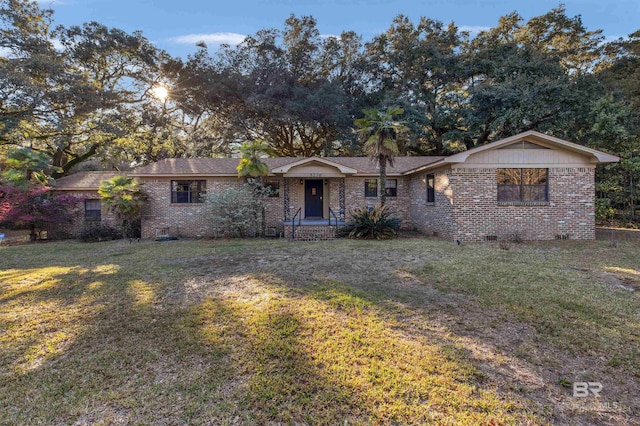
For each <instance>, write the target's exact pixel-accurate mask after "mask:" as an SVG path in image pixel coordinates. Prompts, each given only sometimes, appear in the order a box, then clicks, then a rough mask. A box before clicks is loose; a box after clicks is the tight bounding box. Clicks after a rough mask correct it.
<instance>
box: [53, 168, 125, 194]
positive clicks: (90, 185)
mask: <svg viewBox="0 0 640 426" xmlns="http://www.w3.org/2000/svg"><path fill="white" fill-rule="evenodd" d="M126 174H127V172H115V171H108V172H103V171H92V172H78V173H74V174H72V175H69V176H65V177H63V178H60V179H56V181H55V183H54V185H53V187H54V188H55V189H57V190H60V191H64V190H67V191H69V190H74V191H97V190H98V188H99V187H100V183H101V182H102V181H103V180H107V179H111V178H112V177H115V176H118V175H126Z"/></svg>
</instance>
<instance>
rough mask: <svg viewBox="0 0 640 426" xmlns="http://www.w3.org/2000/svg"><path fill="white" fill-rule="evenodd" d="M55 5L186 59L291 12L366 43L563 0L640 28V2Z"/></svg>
mask: <svg viewBox="0 0 640 426" xmlns="http://www.w3.org/2000/svg"><path fill="white" fill-rule="evenodd" d="M39 3H40V5H41V6H42V7H47V8H51V9H53V10H54V11H55V14H54V22H55V23H56V24H62V25H65V26H69V25H80V24H82V23H84V22H89V21H98V22H100V23H102V24H105V25H107V26H109V27H116V28H120V29H122V30H125V31H127V32H132V31H135V30H140V31H142V33H143V35H144V36H145V37H147V38H148V39H149V40H151V41H152V42H153V43H155V44H156V46H158V47H160V48H162V49H164V50H166V51H167V52H169V53H170V54H172V55H173V56H181V57H186V56H187V55H188V54H190V53H193V52H195V51H196V50H197V47H196V46H195V44H196V43H197V42H198V41H201V40H202V41H205V42H206V43H207V45H208V46H209V48H210V49H211V48H215V46H216V45H218V44H220V43H223V42H224V43H230V44H237V43H239V42H240V41H242V39H243V38H244V36H245V35H248V34H254V33H255V32H257V31H258V30H261V29H264V28H276V29H283V28H284V21H285V19H287V18H288V17H289V16H290V15H291V14H295V15H296V16H305V15H311V16H313V17H314V18H315V19H316V20H317V25H318V29H319V31H320V33H321V34H324V35H339V34H340V33H341V32H342V31H350V30H352V31H355V32H356V33H358V34H360V35H362V37H363V39H364V40H365V41H367V40H369V39H371V38H372V37H373V36H375V35H377V34H380V33H382V32H384V31H386V30H387V29H388V28H389V27H390V26H391V23H392V20H393V18H394V17H395V16H397V15H398V14H404V15H406V16H408V17H409V18H411V20H412V21H413V22H417V21H418V20H419V18H420V17H421V16H425V17H428V18H432V19H435V20H438V21H442V22H444V23H449V22H452V21H453V22H455V24H456V25H457V26H458V27H459V28H460V29H463V30H468V31H470V32H471V33H472V35H473V34H474V33H477V32H478V31H480V30H482V29H486V28H490V27H493V26H495V25H496V24H497V22H498V19H499V18H500V17H501V16H504V15H506V14H508V13H511V12H513V11H517V12H518V13H519V14H520V15H521V16H522V17H523V18H524V19H525V20H528V19H530V18H532V17H535V16H539V15H542V14H544V13H546V12H548V11H550V10H551V9H553V8H554V7H557V6H558V5H560V3H563V4H564V5H565V7H566V10H567V15H569V16H576V15H580V16H581V17H582V21H583V24H584V25H585V26H586V28H587V29H588V30H596V29H602V30H603V31H604V35H605V36H606V37H607V40H613V39H617V38H618V37H626V36H628V35H629V34H631V33H633V32H635V31H637V30H639V29H640V19H638V17H639V16H640V0H564V1H562V2H559V1H557V0H556V1H552V0H519V1H518V0H316V1H312V0H224V1H220V0H210V1H202V0H177V1H176V0H40V1H39Z"/></svg>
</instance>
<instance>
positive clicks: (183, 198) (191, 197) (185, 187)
mask: <svg viewBox="0 0 640 426" xmlns="http://www.w3.org/2000/svg"><path fill="white" fill-rule="evenodd" d="M206 192H207V181H206V180H172V181H171V203H173V204H193V203H201V202H202V195H203V194H205V193H206Z"/></svg>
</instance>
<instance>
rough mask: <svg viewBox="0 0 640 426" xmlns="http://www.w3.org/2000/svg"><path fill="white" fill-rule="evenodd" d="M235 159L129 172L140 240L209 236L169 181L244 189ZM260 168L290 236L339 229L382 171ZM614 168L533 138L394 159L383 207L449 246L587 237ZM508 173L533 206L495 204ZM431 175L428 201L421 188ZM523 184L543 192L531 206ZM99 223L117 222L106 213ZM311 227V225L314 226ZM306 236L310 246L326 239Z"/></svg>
mask: <svg viewBox="0 0 640 426" xmlns="http://www.w3.org/2000/svg"><path fill="white" fill-rule="evenodd" d="M237 161H238V160H237V159H233V158H226V159H166V160H162V161H159V162H157V163H154V164H151V165H148V166H145V167H141V168H139V169H137V170H136V171H134V172H132V173H131V174H130V175H131V176H133V177H136V178H137V179H138V180H139V181H140V183H141V184H142V185H143V189H144V191H145V192H146V193H147V195H148V203H147V205H146V206H145V207H144V209H143V211H142V237H143V238H156V237H157V236H158V235H160V234H161V235H164V236H166V235H169V236H172V237H187V238H198V237H203V238H208V237H215V236H216V235H214V226H212V224H211V223H210V219H209V215H208V214H207V211H206V210H207V206H206V204H203V203H193V204H187V203H172V195H171V189H172V188H171V181H172V180H204V181H206V192H207V193H216V192H220V191H223V190H225V189H227V188H240V187H241V186H242V185H243V183H244V181H243V180H242V179H239V178H237V177H236V176H235V173H236V170H235V168H236V166H237ZM264 161H265V162H266V163H267V165H268V167H269V168H270V170H271V172H272V173H271V176H270V177H269V179H268V180H269V181H271V182H273V183H274V184H275V185H276V186H278V187H279V196H278V197H268V198H264V200H263V202H264V204H265V213H266V227H267V231H269V232H268V234H270V235H284V234H286V233H287V232H288V231H287V229H286V227H285V225H284V223H291V220H292V219H293V218H294V216H295V215H296V214H297V213H298V214H299V216H298V218H300V219H305V217H306V216H309V219H312V217H311V216H316V217H317V216H318V213H319V212H320V211H322V218H324V220H325V221H327V220H329V219H331V220H333V219H334V218H337V219H338V221H344V220H348V218H349V214H350V212H351V211H352V210H353V209H354V208H358V207H373V206H374V205H375V204H376V203H377V201H378V200H377V198H376V197H374V196H371V197H367V196H366V191H365V182H366V180H367V179H376V178H377V172H378V171H377V169H376V167H375V164H374V162H372V161H370V160H369V159H368V158H364V157H330V158H307V159H304V158H303V159H300V158H269V159H264ZM615 161H618V158H617V157H615V156H612V155H609V154H606V153H603V152H600V151H596V150H593V149H589V148H585V147H582V146H579V145H576V144H572V143H570V142H567V141H563V140H560V139H558V138H554V137H552V136H548V135H543V134H541V133H538V132H534V131H530V132H526V133H522V134H520V135H516V136H513V137H510V138H506V139H503V140H500V141H496V142H493V143H491V144H488V145H484V146H481V147H478V148H474V149H471V150H468V151H464V152H461V153H459V154H455V155H452V156H449V157H400V158H397V159H396V161H394V166H392V167H390V168H389V169H388V179H390V180H395V183H396V185H395V188H396V195H395V196H388V197H387V205H388V206H389V207H390V208H391V209H392V210H393V212H394V213H395V215H396V216H397V217H399V218H400V219H401V220H402V225H401V226H402V227H403V228H405V229H417V230H420V231H423V232H425V233H429V234H435V235H437V236H439V237H442V238H445V239H448V240H452V241H455V240H460V241H465V242H466V241H494V240H514V239H523V240H551V239H593V238H594V237H595V213H594V198H595V184H594V170H595V165H596V164H600V163H608V162H615ZM513 172H517V173H520V174H519V175H515V176H516V177H517V176H520V178H521V180H522V181H524V179H525V178H524V176H538V177H536V178H535V179H536V182H537V183H531V182H529V183H528V184H525V183H515V184H514V182H512V181H511V180H509V179H512V177H511V176H512V175H511V174H510V173H513ZM99 173H106V172H99ZM507 175H508V176H509V177H508V179H507V182H506V183H505V182H502V183H501V184H500V185H501V186H500V188H501V190H502V191H503V192H501V193H500V194H501V195H500V196H501V199H503V200H504V199H509V200H514V199H515V200H517V199H520V200H538V201H509V202H504V201H503V202H500V201H498V179H499V176H501V179H504V178H505V176H507ZM431 176H433V179H432V181H433V200H432V199H431V196H432V192H431V189H429V190H428V188H427V186H428V184H427V182H428V181H431V179H430V177H431ZM103 177H106V176H103ZM69 178H71V176H70V177H69ZM69 178H66V179H69ZM93 178H95V179H93ZM514 179H515V178H514ZM527 179H529V178H527ZM530 179H534V178H533V177H532V178H530ZM308 181H315V182H308ZM83 182H84V183H83ZM66 184H67V188H68V187H73V186H74V185H76V186H78V185H81V184H82V185H84V187H87V186H91V185H92V186H96V184H97V177H96V176H93V175H84V176H79V177H77V178H75V179H70V181H69V180H68V181H67V183H66ZM89 184H90V185H89ZM525 186H528V187H531V188H529V189H536V190H538V191H542V192H540V193H536V194H535V195H536V197H533V198H532V197H529V198H527V197H525V195H524V194H525V192H524V191H525V189H524V187H525ZM307 187H308V188H309V189H310V190H313V191H317V192H319V193H318V194H314V198H309V199H308V200H314V201H313V203H315V204H310V207H309V209H310V210H309V211H310V214H309V215H307V214H306V211H305V208H306V207H305V197H306V195H305V190H306V188H307ZM514 187H515V188H514ZM533 187H536V188H533ZM514 189H515V190H516V191H517V190H518V189H519V191H520V192H515V193H510V192H508V194H509V196H506V197H505V195H504V194H505V192H504V191H512V190H514ZM514 194H515V198H513V197H514ZM518 194H519V195H518ZM84 196H85V197H86V196H87V194H86V193H85V194H84ZM93 196H95V197H97V194H95V193H94V195H92V197H93ZM319 200H321V201H319ZM318 203H319V204H318ZM312 211H313V213H311V212H312ZM103 218H105V219H106V220H107V221H112V220H113V218H109V217H108V215H106V213H105V212H103ZM317 223H318V222H316V223H309V224H307V225H309V226H312V225H313V226H319V225H317ZM76 225H77V224H76ZM75 229H77V226H76V228H75ZM308 231H309V232H307V233H308V234H309V235H308V238H309V239H314V238H316V236H317V235H321V234H322V235H324V234H323V233H324V232H325V230H321V229H311V228H309V229H308ZM327 232H329V231H327Z"/></svg>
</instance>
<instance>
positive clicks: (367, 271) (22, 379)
mask: <svg viewBox="0 0 640 426" xmlns="http://www.w3.org/2000/svg"><path fill="white" fill-rule="evenodd" d="M192 244H193V245H189V244H187V243H185V244H176V245H172V246H168V248H167V247H164V248H165V251H164V252H163V253H162V254H159V253H158V252H157V251H158V246H157V245H152V244H141V245H140V247H138V248H136V249H135V250H134V251H132V249H129V248H126V247H122V246H118V245H115V244H112V245H105V246H101V247H97V248H96V250H95V253H91V255H88V254H80V253H78V254H76V255H74V256H73V258H69V259H65V260H60V259H57V260H56V257H55V256H52V255H49V256H48V257H47V256H44V257H43V258H42V259H41V260H40V261H35V260H34V261H32V262H30V263H31V264H28V262H25V263H27V266H28V267H29V268H32V269H37V268H38V267H46V266H51V265H52V264H55V266H59V267H66V268H68V269H67V270H66V272H65V273H61V274H59V275H57V276H56V277H55V280H56V281H55V282H54V283H52V286H53V287H52V288H46V289H41V290H34V291H31V292H23V293H20V294H15V295H12V296H10V297H12V299H5V300H0V311H2V312H3V315H6V314H7V312H8V310H9V308H11V307H19V306H20V305H25V304H29V303H33V304H34V306H38V304H40V303H50V305H49V306H47V307H46V309H48V311H47V312H55V309H59V310H60V311H62V312H69V313H70V315H69V319H68V324H75V325H78V328H77V329H73V330H72V331H73V332H72V333H71V332H70V333H67V334H68V336H67V339H66V340H64V344H63V345H62V346H60V347H56V346H55V345H54V347H53V348H52V351H51V353H50V355H49V356H47V357H46V358H44V359H42V360H41V362H39V363H36V364H33V366H32V368H29V369H23V370H19V369H18V370H16V369H15V368H14V369H5V372H4V373H3V375H2V376H0V377H1V380H2V383H1V385H2V386H1V387H2V389H4V391H3V393H2V396H0V411H1V413H0V414H1V415H2V417H3V419H5V420H4V421H6V422H7V423H8V424H12V423H15V424H19V423H37V422H43V423H69V424H72V423H77V424H84V423H87V424H89V423H95V422H100V421H105V422H106V423H150V422H152V423H160V424H162V423H165V424H175V423H191V422H195V423H216V424H221V423H246V424H255V423H307V424H314V423H316V424H320V423H342V421H344V420H347V421H348V422H349V423H375V422H380V423H425V422H435V423H447V422H448V423H455V422H458V423H464V422H466V423H470V422H475V423H477V422H480V423H489V422H490V421H492V420H495V421H496V422H498V423H500V422H505V423H510V422H514V423H520V424H522V423H526V422H531V423H540V422H542V421H544V419H545V418H546V419H551V420H558V419H559V418H558V417H554V415H555V413H554V414H551V415H546V414H545V412H544V407H543V408H541V407H540V406H538V405H537V404H536V403H535V402H532V401H530V400H529V399H528V392H530V389H526V390H525V391H523V392H521V391H519V390H518V387H519V386H523V387H526V386H528V384H527V383H526V382H524V381H523V380H524V379H523V377H522V372H520V373H518V372H514V371H513V365H516V367H518V364H517V363H512V360H513V357H512V356H511V354H503V355H504V358H503V359H502V361H501V359H500V358H499V357H492V356H487V357H486V358H482V357H481V356H480V355H481V354H480V352H482V351H489V352H491V351H493V352H494V353H500V352H502V348H501V347H500V346H499V345H497V344H496V342H495V341H493V340H491V339H487V340H486V341H483V340H482V337H478V336H475V338H474V339H471V340H466V341H465V340H464V339H465V338H469V337H470V336H471V335H470V334H467V335H465V329H464V327H466V326H467V325H468V324H465V318H464V312H463V311H462V310H460V307H461V306H462V307H463V308H464V307H468V306H472V304H470V303H469V298H468V297H467V296H465V295H448V294H444V293H443V292H439V291H437V290H435V289H434V288H433V287H430V286H428V285H426V283H425V282H424V281H420V280H416V279H415V277H412V276H410V274H408V273H407V272H406V271H405V270H404V269H402V268H405V267H406V266H407V265H420V264H421V263H420V262H422V264H424V259H425V258H427V259H432V260H434V259H438V256H442V255H441V254H430V253H424V252H420V253H419V254H416V253H413V252H412V251H413V249H414V248H415V247H413V248H412V247H409V248H408V249H406V250H404V249H403V250H396V253H395V256H396V257H397V258H396V259H395V260H394V261H393V262H391V263H384V262H376V261H375V260H373V261H371V262H366V263H361V262H354V261H353V260H352V256H355V255H358V254H360V255H361V254H362V250H364V249H367V250H368V251H367V254H368V255H370V256H373V258H374V259H378V258H382V256H383V255H384V254H385V253H386V254H387V255H388V253H389V251H388V247H387V246H382V245H378V246H375V245H374V246H371V245H369V244H363V243H354V244H345V245H343V246H340V248H339V249H336V248H335V247H331V246H329V245H324V244H318V245H310V246H302V247H301V246H299V245H289V244H274V245H264V244H263V245H261V244H257V243H238V242H234V243H233V244H229V246H227V245H226V244H225V243H201V244H198V243H192ZM392 247H394V248H396V249H397V248H398V247H400V248H402V247H403V246H392ZM145 262H146V263H149V262H153V263H154V264H153V267H152V268H149V267H148V266H147V267H145V265H146V263H145ZM314 262H315V263H314ZM80 264H82V267H80V266H79V265H80ZM364 264H366V265H367V266H366V268H364V267H363V266H362V265H364ZM105 265H115V266H117V268H116V267H113V269H111V270H110V271H111V272H110V273H105V272H103V273H101V272H99V271H100V267H104V266H105ZM80 268H82V269H80ZM405 269H411V268H405ZM85 270H86V271H96V273H98V274H100V273H101V274H102V275H100V277H99V278H100V280H95V279H93V278H95V277H93V278H91V274H90V273H89V274H88V273H87V272H82V273H80V271H85ZM12 273H13V272H12ZM16 278H19V277H18V276H14V277H12V280H14V279H16ZM0 297H2V295H0ZM456 297H461V298H462V299H461V300H458V301H456V300H455V298H456ZM456 302H461V303H460V304H456ZM462 302H464V303H462ZM84 309H87V310H86V311H85V310H84ZM478 309H480V308H478ZM74 312H79V315H76V316H74V315H71V314H72V313H74ZM30 314H34V315H37V314H38V312H37V311H36V310H33V311H27V312H25V313H24V315H23V317H22V318H20V319H17V320H16V321H15V322H14V323H12V324H10V325H9V326H7V327H4V328H5V329H15V328H17V329H18V330H19V329H21V328H22V329H25V330H23V332H25V333H27V332H32V331H33V330H35V331H34V332H33V333H32V334H31V335H30V336H29V338H28V339H30V340H26V339H25V340H24V342H27V343H17V342H19V341H20V339H21V338H23V337H20V336H16V337H17V340H14V341H8V340H4V341H2V340H0V345H2V348H3V352H4V351H5V349H6V350H7V352H6V354H8V355H7V356H5V357H4V358H3V359H4V361H3V362H2V367H5V366H7V365H12V364H11V362H13V361H12V360H15V359H18V358H19V357H20V356H22V355H23V354H24V351H25V348H28V347H31V346H33V345H34V342H35V343H38V342H37V341H38V340H43V338H45V337H46V336H48V335H49V334H48V333H49V332H51V333H54V334H55V333H56V332H59V331H60V330H62V331H64V327H66V324H67V323H64V322H62V325H61V323H60V321H59V318H57V317H56V316H55V315H51V316H47V315H42V312H40V316H41V320H40V323H39V324H38V323H32V322H30V321H27V320H26V319H25V318H27V317H28V316H29V315H30ZM439 317H447V321H444V322H440V323H438V322H436V321H435V320H436V319H437V318H439ZM430 322H432V323H430ZM456 324H458V325H456ZM476 326H477V325H476ZM480 326H482V325H480ZM27 334H28V333H27ZM63 337H64V336H63ZM44 340H46V339H44ZM474 344H478V346H482V348H481V350H480V352H478V351H476V350H475V349H473V350H472V349H470V348H471V346H473V345H474ZM30 345H31V346H30ZM45 346H46V344H45ZM21 351H22V352H21ZM474 351H475V352H474ZM470 352H472V353H470ZM505 360H506V362H505ZM482 364H486V365H482ZM487 366H488V367H487ZM525 367H527V366H525ZM525 370H526V368H525ZM484 371H491V372H493V373H495V376H489V377H487V376H484V374H483V372H484ZM525 373H531V374H535V372H525ZM500 375H503V376H504V377H506V379H504V380H502V381H500V380H498V379H499V376H500ZM570 414H571V413H570ZM537 415H540V417H537ZM577 418H580V417H569V420H571V419H574V420H575V419H577ZM565 419H566V418H565ZM560 420H562V418H560Z"/></svg>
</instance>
